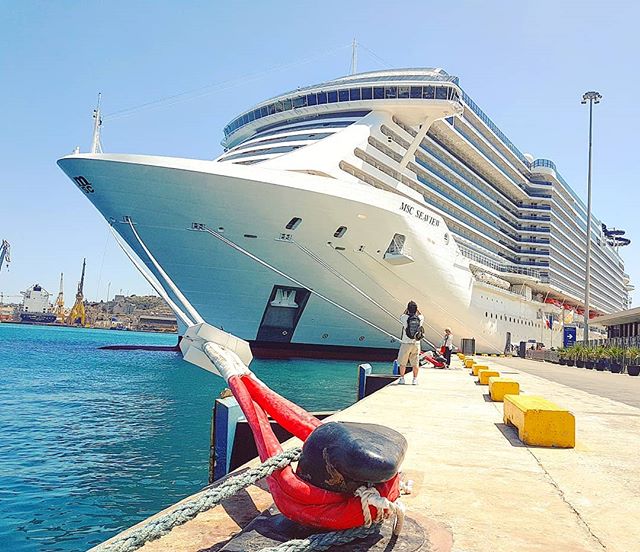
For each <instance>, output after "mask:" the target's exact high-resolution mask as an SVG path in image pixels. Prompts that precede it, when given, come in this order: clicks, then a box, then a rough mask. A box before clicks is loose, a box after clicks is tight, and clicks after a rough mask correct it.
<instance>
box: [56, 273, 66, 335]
mask: <svg viewBox="0 0 640 552" xmlns="http://www.w3.org/2000/svg"><path fill="white" fill-rule="evenodd" d="M63 277H64V274H63V273H62V272H61V273H60V291H59V292H58V298H57V299H56V304H55V305H54V307H53V312H55V313H56V322H58V323H59V324H64V321H65V318H66V317H65V315H64V290H63V289H62V282H63V280H62V279H63Z"/></svg>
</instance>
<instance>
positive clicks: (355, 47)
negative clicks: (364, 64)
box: [350, 38, 358, 75]
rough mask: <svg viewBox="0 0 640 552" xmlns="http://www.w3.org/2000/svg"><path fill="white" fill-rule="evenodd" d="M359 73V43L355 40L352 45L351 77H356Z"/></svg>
mask: <svg viewBox="0 0 640 552" xmlns="http://www.w3.org/2000/svg"><path fill="white" fill-rule="evenodd" d="M357 72H358V43H357V42H356V39H355V38H354V39H353V42H352V43H351V73H350V74H351V75H355V74H356V73H357Z"/></svg>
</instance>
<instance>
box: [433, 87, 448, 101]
mask: <svg viewBox="0 0 640 552" xmlns="http://www.w3.org/2000/svg"><path fill="white" fill-rule="evenodd" d="M446 99H447V89H446V88H445V87H444V86H438V87H437V88H436V100H446Z"/></svg>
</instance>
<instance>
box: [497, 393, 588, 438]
mask: <svg viewBox="0 0 640 552" xmlns="http://www.w3.org/2000/svg"><path fill="white" fill-rule="evenodd" d="M504 423H505V424H511V425H514V426H516V427H517V428H518V436H519V437H520V440H521V441H522V442H523V443H525V444H527V445H535V446H539V447H560V448H574V447H575V446H576V419H575V417H574V415H573V414H572V413H571V412H569V411H568V410H566V409H564V408H561V407H560V406H558V405H557V404H554V403H552V402H551V401H548V400H547V399H545V398H544V397H538V396H534V395H508V394H507V395H505V397H504Z"/></svg>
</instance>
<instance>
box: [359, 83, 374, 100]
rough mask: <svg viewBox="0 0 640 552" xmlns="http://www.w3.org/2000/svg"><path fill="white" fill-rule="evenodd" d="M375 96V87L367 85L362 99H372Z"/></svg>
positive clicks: (363, 90)
mask: <svg viewBox="0 0 640 552" xmlns="http://www.w3.org/2000/svg"><path fill="white" fill-rule="evenodd" d="M372 98H373V89H372V88H371V87H370V86H367V87H365V88H363V89H362V99H363V100H371V99H372Z"/></svg>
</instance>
